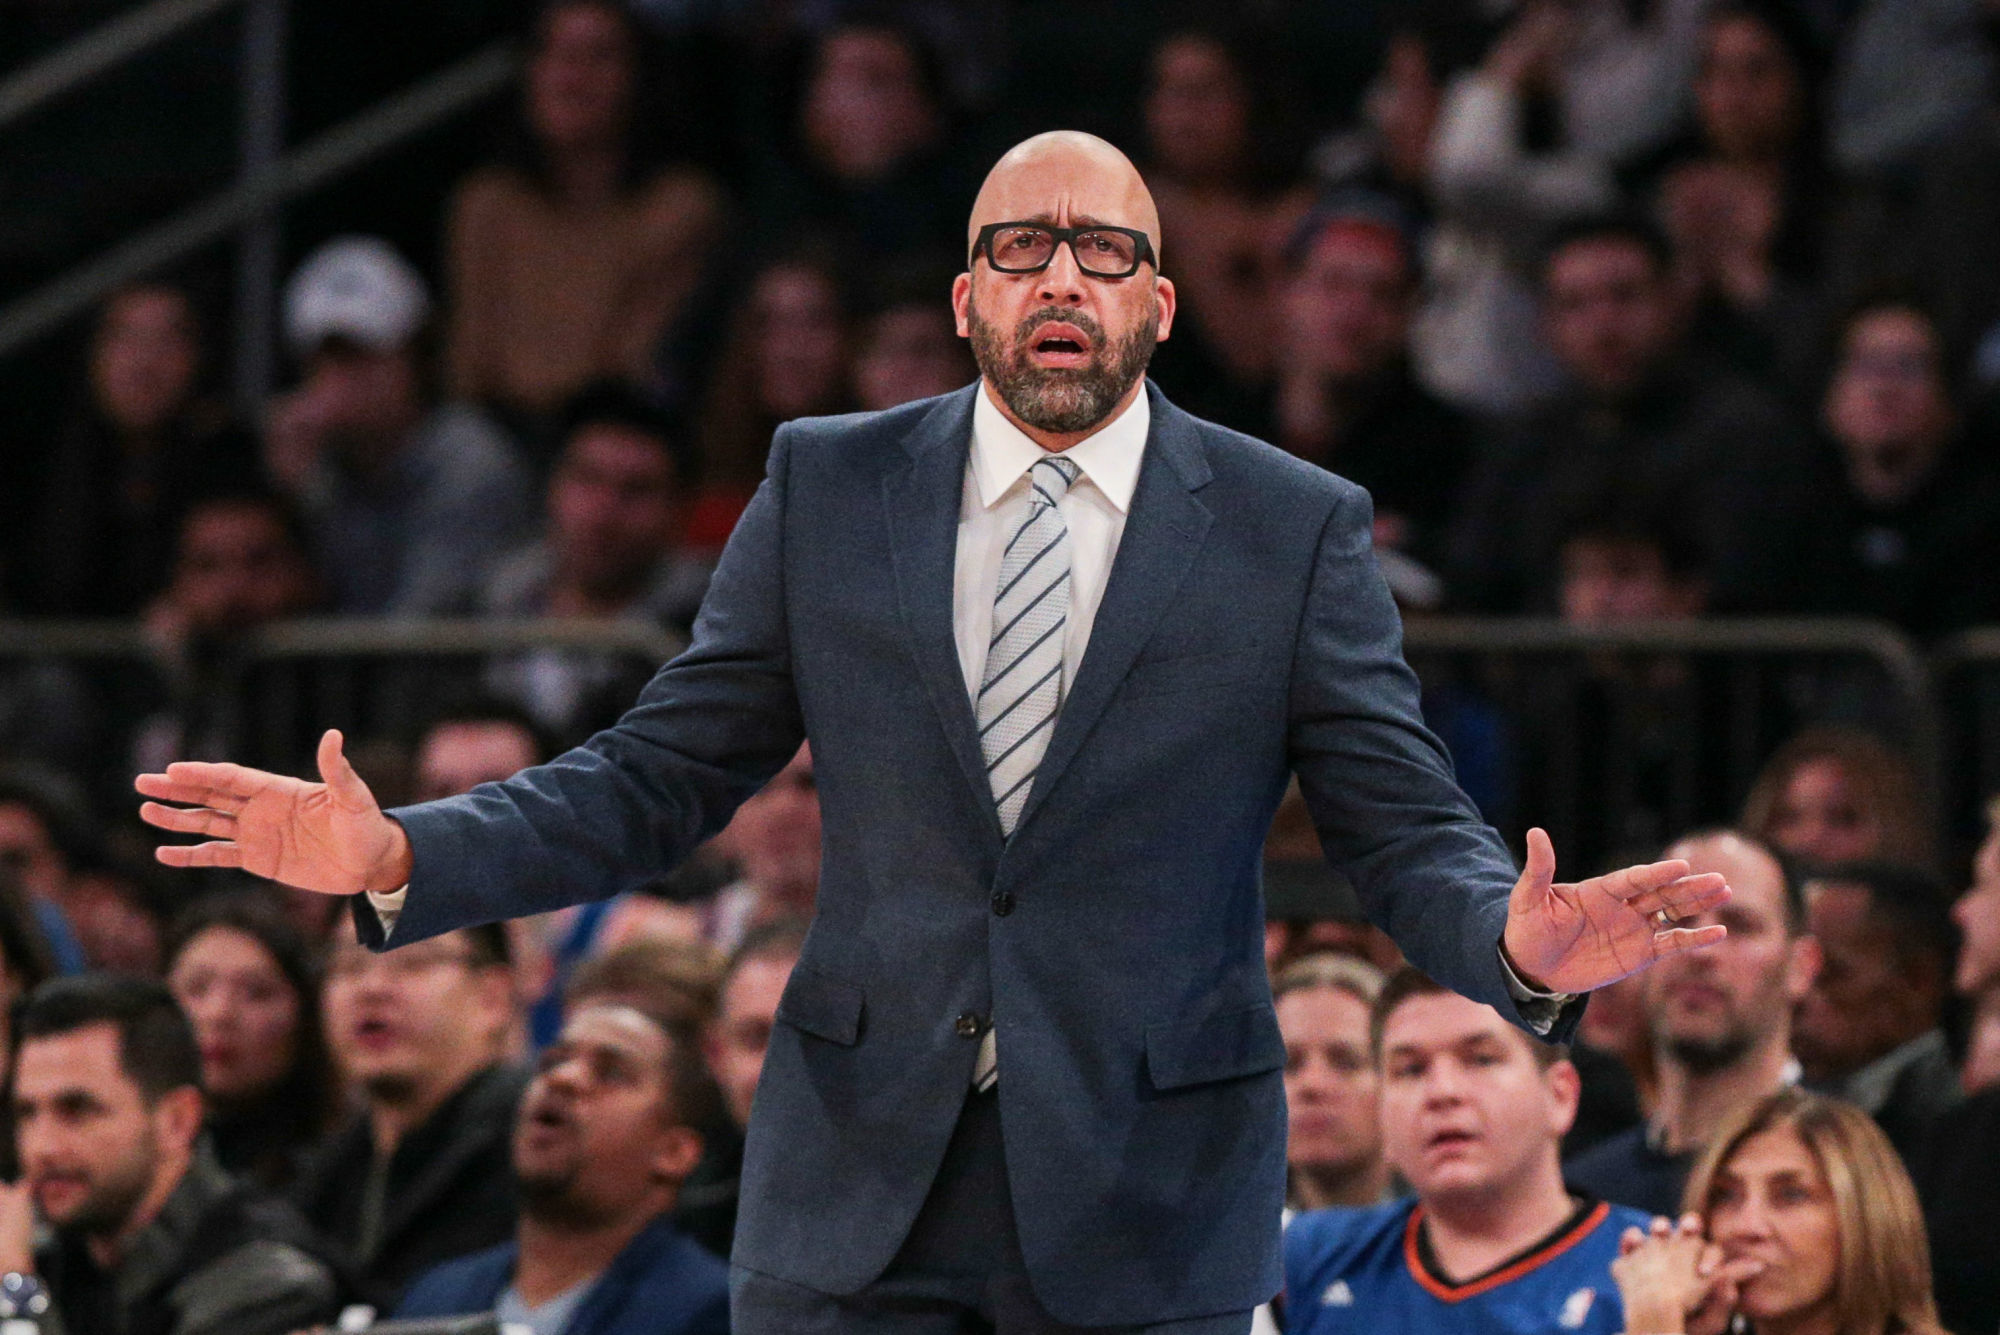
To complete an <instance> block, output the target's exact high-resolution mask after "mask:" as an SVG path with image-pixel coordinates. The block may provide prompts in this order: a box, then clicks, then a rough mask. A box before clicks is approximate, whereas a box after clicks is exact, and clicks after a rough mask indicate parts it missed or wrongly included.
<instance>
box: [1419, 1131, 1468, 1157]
mask: <svg viewBox="0 0 2000 1335" xmlns="http://www.w3.org/2000/svg"><path fill="white" fill-rule="evenodd" d="M1478 1139H1479V1137H1477V1136H1475V1135H1473V1134H1472V1133H1471V1132H1470V1131H1457V1130H1453V1131H1440V1132H1438V1133H1437V1134H1436V1135H1434V1136H1432V1137H1431V1138H1430V1139H1429V1140H1427V1141H1425V1142H1424V1148H1425V1149H1426V1150H1429V1151H1431V1152H1432V1153H1434V1154H1435V1153H1439V1152H1444V1153H1449V1152H1451V1151H1453V1150H1461V1149H1464V1148H1465V1147H1466V1146H1468V1145H1471V1144H1472V1143H1473V1142H1474V1141H1476V1140H1478Z"/></svg>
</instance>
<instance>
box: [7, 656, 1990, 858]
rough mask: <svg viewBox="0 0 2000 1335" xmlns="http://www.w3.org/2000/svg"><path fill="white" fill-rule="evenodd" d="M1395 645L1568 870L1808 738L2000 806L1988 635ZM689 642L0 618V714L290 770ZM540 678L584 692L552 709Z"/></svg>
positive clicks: (1966, 811)
mask: <svg viewBox="0 0 2000 1335" xmlns="http://www.w3.org/2000/svg"><path fill="white" fill-rule="evenodd" d="M1405 646H1406V650H1407V653H1408V656H1409V659H1410V661H1411V663H1412V664H1413V665H1414V666H1415V667H1416V668H1417V670H1418V673H1419V675H1420V677H1421V678H1422V680H1423V683H1424V689H1425V708H1426V711H1427V715H1428V717H1429V719H1430V721H1431V723H1432V726H1433V727H1434V728H1435V729H1436V730H1437V731H1438V732H1439V733H1440V734H1441V735H1443V736H1444V738H1445V740H1446V741H1447V743H1448V744H1449V745H1450V746H1451V747H1452V750H1453V753H1454V756H1455V758H1456V759H1457V761H1458V764H1459V768H1460V775H1461V778H1462V780H1463V781H1464V782H1465V783H1466V786H1467V788H1468V790H1469V791H1471V792H1472V793H1473V794H1474V796H1475V797H1476V798H1478V799H1479V800H1480V801H1481V804H1482V807H1484V808H1485V809H1486V810H1487V813H1488V815H1489V816H1490V817H1491V818H1492V819H1494V821H1495V823H1496V824H1499V825H1500V826H1501V827H1502V828H1503V829H1504V830H1507V831H1508V832H1509V833H1510V834H1516V835H1518V833H1519V832H1520V828H1521V826H1522V825H1524V824H1526V823H1528V822H1529V821H1532V822H1533V823H1536V824H1542V825H1545V826H1547V827H1549V828H1550V830H1551V832H1552V833H1554V834H1555V835H1556V837H1557V841H1558V847H1561V848H1563V849H1564V850H1565V857H1566V865H1568V866H1571V867H1574V868H1576V869H1578V870H1581V869H1582V868H1583V867H1584V866H1586V865H1588V864H1589V863H1591V862H1593V861H1602V860H1606V859H1609V858H1612V857H1615V856H1617V855H1620V854H1623V853H1626V852H1629V851H1632V850H1635V849H1639V848H1642V847H1643V846H1644V845H1646V844H1648V843H1655V842H1657V841H1659V840H1660V839H1662V838H1663V837H1664V836H1665V835H1667V834H1670V833H1673V832H1677V831H1680V830H1685V829H1687V828H1691V827H1693V826H1696V825H1700V824H1706V823H1710V822H1716V821H1727V820H1732V819H1734V817H1735V815H1736V812H1737V810H1738V808H1739V807H1740V804H1741V802H1742V799H1743V797H1744V795H1745V793H1746V792H1747V790H1748V788H1749V786H1750V784H1751V782H1752V780H1753V779H1754V777H1755V776H1756V774H1757V772H1758V770H1759V769H1760V768H1761V767H1762V765H1763V764H1764V762H1765V760H1766V759H1767V758H1768V756H1769V754H1770V752H1771V750H1772V749H1773V748H1774V747H1775V746H1776V745H1777V744H1778V743H1779V742H1781V741H1783V740H1784V739H1785V737H1787V736H1789V735H1790V734H1791V733H1792V732H1793V731H1795V730H1796V729H1798V728H1800V727H1802V726H1805V725H1808V724H1813V723H1826V722H1846V723H1852V724H1856V725H1859V726H1864V727H1867V728H1869V729H1870V730H1872V731H1874V732H1876V733H1878V734H1880V735H1882V736H1884V737H1885V738H1886V739H1888V740H1890V741H1892V742H1894V743H1896V744H1897V745H1899V746H1900V747H1901V748H1902V750H1903V751H1904V753H1905V754H1907V755H1908V756H1909V757H1910V759H1911V761H1912V764H1913V765H1914V767H1915V768H1916V770H1917V772H1918V774H1919V776H1920V778H1921V780H1922V782H1924V783H1925V784H1926V786H1927V787H1928V788H1929V790H1930V791H1931V792H1932V793H1933V794H1935V795H1936V797H1937V799H1938V800H1937V807H1936V809H1937V810H1938V811H1939V812H1940V813H1941V814H1942V815H1943V816H1944V817H1945V818H1946V820H1947V822H1948V824H1947V827H1946V828H1947V830H1948V831H1950V832H1952V833H1954V834H1956V835H1958V836H1960V837H1963V836H1965V835H1968V834H1971V833H1973V832H1974V831H1975V828H1976V827H1975V822H1976V817H1977V814H1978V811H1979V807H1980V803H1981V800H1982V799H1983V798H1984V797H1985V796H1986V795H1987V794H1989V793H1992V792H1994V791H2000V628H1995V629H1991V630H1984V631H1978V632H1974V633H1972V634H1969V635H1965V636H1962V637H1960V638H1958V639H1956V640H1953V641H1951V642H1949V643H1947V644H1945V645H1944V646H1942V647H1940V648H1939V649H1938V650H1936V651H1935V652H1934V653H1933V654H1930V655H1925V654H1923V653H1921V652H1919V650H1918V649H1917V648H1916V646H1915V645H1913V644H1912V643H1911V642H1910V641H1909V640H1907V639H1905V638H1904V637H1903V636H1902V635H1900V634H1899V633H1897V632H1896V631H1895V630H1893V629H1891V628H1889V627H1887V626H1884V625H1881V624H1878V623H1874V622H1860V621H1827V620H1785V621H1749V620H1745V621H1732V620H1720V619H1719V620H1714V621H1703V622H1680V623H1672V624H1657V625H1647V626H1627V627H1613V628H1603V629H1583V628H1578V627H1573V626H1567V625H1563V624H1561V623H1557V622H1552V621H1539V620H1505V619H1471V618H1466V619H1424V618H1415V619H1412V620H1411V621H1410V622H1409V623H1408V626H1407V628H1406V636H1405ZM682 647H683V641H682V640H680V639H679V638H678V637H676V636H674V635H671V634H668V633H667V632H665V631H662V630H659V629H655V628H652V627H649V626H645V625H640V624H630V623H622V622H610V623H607V622H601V621H531V620H524V621H491V620H478V621H396V620H378V619H351V620H350V619H307V620H299V621H290V622H283V623H278V624H275V625H272V626H268V627H265V628H263V629H262V630H259V631H257V632H255V633H253V634H251V635H248V636H246V637H243V638H242V639H240V640H238V641H235V642H233V643H231V644H230V645H228V646H227V648H226V649H224V650H221V651H217V652H212V653H207V654H194V655H190V654H187V653H184V652H180V653H177V652H174V651H172V650H170V649H167V648H165V647H163V646H162V645H161V644H160V643H159V642H158V641H156V640H155V639H154V638H153V637H151V636H149V635H148V634H146V633H145V632H144V631H143V630H141V629H140V628H139V627H138V626H136V625H134V624H133V623H131V622H83V623H80V622H0V705H3V704H4V702H5V699H6V697H7V694H8V690H9V684H10V682H14V681H16V680H17V679H18V673H19V670H20V669H21V668H22V667H23V666H24V665H28V664H40V665H44V666H46V665H50V664H53V665H57V666H60V667H63V668H65V669H66V670H67V671H68V672H69V673H70V675H71V676H72V677H74V678H77V679H79V680H82V681H84V682H85V683H87V684H88V685H89V686H91V687H92V688H93V689H96V690H98V691H99V692H100V693H102V692H110V693H111V694H114V695H116V694H118V693H119V692H123V693H124V697H125V698H140V699H150V700H155V701H157V702H158V703H159V704H160V705H161V707H163V708H168V709H175V708H178V709H180V710H182V712H183V713H184V714H186V715H190V716H198V722H199V726H202V727H205V728H207V729H208V732H207V733H206V734H205V735H207V736H208V737H210V738H211V740H212V742H213V746H214V747H218V748H223V753H226V754H229V755H231V756H233V757H235V758H240V759H243V760H245V761H248V762H250V763H253V764H262V765H267V766H277V767H280V768H287V769H290V770H293V771H294V772H296V771H299V770H300V769H301V768H302V767H304V766H307V765H309V763H310V759H311V748H312V744H313V741H314V740H315V739H316V738H317V736H318V734H319V732H320V730H321V729H322V728H325V727H341V728H344V729H346V730H347V731H348V732H349V733H350V734H351V735H355V736H370V735H390V736H406V735H408V733H409V731H410V730H411V729H412V728H413V727H414V725H415V724H417V723H418V722H420V721H421V720H422V719H423V718H424V717H425V716H426V715H428V714H429V713H430V712H431V711H432V710H434V709H435V708H436V706H437V704H438V702H439V701H440V700H441V699H442V698H444V697H445V696H447V695H449V694H452V693H455V692H459V691H485V692H488V693H498V694H503V695H511V696H513V697H514V698H517V699H521V700H524V701H526V702H527V703H528V704H529V705H530V706H531V709H530V712H537V711H538V710H540V711H541V712H543V713H560V712H562V711H561V708H559V707H560V706H565V705H566V706H568V707H575V708H578V709H580V711H581V712H580V714H579V716H578V718H577V719H576V720H575V722H576V723H577V724H578V726H582V727H587V726H590V725H594V724H596V723H598V722H602V721H604V720H605V719H606V718H607V717H608V716H609V715H612V714H615V713H616V712H617V711H618V709H619V708H620V707H622V706H623V705H624V704H627V703H629V702H630V700H631V699H632V697H633V695H634V694H635V693H636V691H637V689H638V687H639V686H640V685H641V684H643V682H644V680H645V679H646V677H647V676H649V675H650V674H651V672H652V671H653V670H654V669H655V668H657V667H658V665H659V664H661V663H664V662H665V661H667V660H668V659H669V658H671V657H672V656H673V655H674V654H675V653H677V652H679V650H680V649H681V648H682ZM551 682H555V683H556V684H557V685H558V686H563V685H564V684H565V683H566V684H567V686H568V687H575V686H576V685H577V683H579V682H581V683H582V684H583V686H584V687H588V688H591V689H593V690H595V691H596V694H595V695H594V696H590V695H588V694H587V692H586V693H585V694H577V693H576V692H575V691H572V693H571V695H570V696H568V697H564V696H562V695H561V692H560V691H557V692H556V694H555V696H553V697H551V696H550V694H549V689H548V688H549V685H550V683H551ZM538 691H539V692H540V694H539V695H538V694H537V692H538ZM552 700H553V703H551V701H552ZM4 718H5V710H4V708H0V723H3V722H4ZM4 731H5V729H4V727H0V734H4ZM0 744H4V739H0Z"/></svg>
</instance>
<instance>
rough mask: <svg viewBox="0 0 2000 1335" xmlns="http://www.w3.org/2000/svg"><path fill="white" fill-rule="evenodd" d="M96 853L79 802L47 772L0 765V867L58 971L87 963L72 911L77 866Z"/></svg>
mask: <svg viewBox="0 0 2000 1335" xmlns="http://www.w3.org/2000/svg"><path fill="white" fill-rule="evenodd" d="M95 856H96V853H95V850H94V849H92V848H91V846H90V826H89V818H88V816H87V815H86V814H85V812H84V810H83V804H82V802H81V800H80V799H79V798H78V797H77V796H76V795H75V794H73V793H71V792H70V791H68V789H67V787H66V785H64V783H63V782H62V781H61V780H60V779H58V778H56V777H55V776H52V775H47V774H43V773H42V772H40V771H37V770H30V769H25V768H21V769H11V770H10V769H0V867H4V868H6V869H7V870H8V871H9V872H11V873H12V874H13V876H14V878H15V879H16V880H17V881H18V882H19V883H20V887H21V889H22V891H24V892H25V893H26V894H27V896H28V902H29V904H30V906H31V907H32V908H33V910H34V915H35V925H36V926H37V927H38V928H40V930H41V933H42V938H43V939H44V940H45V941H46V942H47V943H48V946H49V953H50V957H51V958H52V959H53V961H54V963H55V967H56V972H58V973H81V972H82V971H83V970H84V968H86V967H87V960H86V954H85V946H84V944H83V942H82V941H81V940H80V939H79V937H78V931H77V925H76V924H75V923H74V921H73V920H72V918H71V916H70V915H71V914H72V912H75V911H77V910H80V909H81V908H82V907H84V906H83V904H82V903H81V900H82V895H81V894H80V893H79V891H78V889H77V873H78V870H79V868H81V867H83V866H86V865H88V864H89V863H90V862H91V861H92V860H93V859H94V858H95Z"/></svg>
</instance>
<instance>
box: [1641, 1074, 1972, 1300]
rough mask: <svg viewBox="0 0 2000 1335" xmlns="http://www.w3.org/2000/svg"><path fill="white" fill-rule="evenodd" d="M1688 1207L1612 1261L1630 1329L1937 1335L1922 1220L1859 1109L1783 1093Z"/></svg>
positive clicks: (1702, 1171)
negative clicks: (1684, 1211) (1671, 1220)
mask: <svg viewBox="0 0 2000 1335" xmlns="http://www.w3.org/2000/svg"><path fill="white" fill-rule="evenodd" d="M1684 1200H1685V1205H1686V1208H1687V1211H1688V1213H1687V1214H1685V1215H1683V1216H1682V1217H1681V1220H1680V1222H1679V1223H1678V1224H1670V1223H1669V1222H1668V1221H1666V1220H1664V1219H1659V1220H1655V1221H1654V1223H1653V1228H1652V1231H1651V1233H1650V1234H1647V1235H1642V1234H1641V1233H1640V1232H1639V1230H1637V1229H1632V1230H1629V1231H1628V1232H1627V1233H1626V1236H1625V1238H1624V1240H1623V1244H1622V1254H1621V1255H1620V1257H1619V1258H1618V1260H1617V1261H1615V1262H1613V1263H1612V1267H1611V1274H1612V1277H1613V1278H1614V1279H1615V1280H1616V1281H1617V1282H1618V1290H1619V1294H1620V1296H1621V1297H1622V1298H1623V1299H1624V1304H1625V1321H1626V1329H1627V1330H1629V1331H1631V1332H1634V1335H1640V1333H1642V1332H1643V1335H1677V1333H1678V1332H1686V1333H1687V1335H1718V1333H1719V1332H1721V1331H1724V1330H1737V1331H1744V1330H1747V1331H1754V1332H1755V1335H1943V1327H1942V1326H1940V1325H1939V1324H1938V1318H1937V1305H1936V1303H1935V1302H1934V1301H1933V1299H1932V1296H1931V1267H1930V1251H1929V1248H1928V1246H1927V1245H1926V1243H1925V1238H1924V1222H1923V1213H1922V1211H1921V1209H1920V1208H1919V1207H1918V1204H1917V1193H1916V1189H1915V1188H1914V1187H1912V1186H1911V1185H1910V1179H1909V1175H1908V1174H1906V1173H1905V1172H1904V1171H1903V1164H1902V1160H1901V1159H1899V1158H1898V1157H1897V1155H1896V1151H1895V1150H1894V1149H1892V1148H1891V1147H1890V1145H1889V1140H1888V1138H1887V1137H1886V1136H1884V1135H1883V1134H1882V1132H1881V1129H1880V1128H1878V1127H1877V1126H1876V1125H1875V1123H1874V1121H1873V1120H1872V1119H1871V1118H1870V1117H1869V1116H1868V1115H1867V1114H1866V1113H1864V1112H1862V1111H1861V1110H1860V1109H1858V1108H1856V1107H1854V1106H1852V1105H1851V1104H1847V1103H1842V1102H1840V1101H1839V1100H1836V1099H1830V1098H1826V1097H1823V1096H1821V1095H1818V1094H1809V1093H1806V1092H1804V1091H1802V1090H1798V1089H1783V1090H1780V1091H1778V1092H1777V1093H1775V1094H1772V1095H1770V1096H1768V1097H1766V1098H1764V1099H1762V1100H1761V1101H1759V1102H1758V1103H1757V1104H1755V1105H1754V1106H1753V1107H1751V1108H1750V1109H1749V1110H1748V1111H1747V1112H1746V1113H1744V1114H1743V1115H1742V1116H1741V1117H1740V1118H1739V1119H1738V1120H1737V1121H1736V1122H1735V1124H1734V1125H1733V1126H1732V1127H1731V1128H1730V1129H1729V1130H1728V1131H1727V1132H1726V1133H1725V1134H1724V1135H1723V1136H1721V1137H1720V1138H1719V1139H1718V1140H1717V1141H1716V1143H1715V1144H1714V1145H1712V1146H1711V1147H1710V1148H1709V1150H1708V1153H1707V1154H1705V1155H1704V1156H1703V1157H1702V1160H1701V1162H1700V1163H1699V1164H1698V1165H1697V1166H1696V1168H1695V1171H1694V1173H1693V1175H1692V1176H1691V1177H1690V1178H1689V1180H1688V1187H1687V1195H1686V1197H1685V1198H1684Z"/></svg>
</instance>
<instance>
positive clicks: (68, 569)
mask: <svg viewBox="0 0 2000 1335" xmlns="http://www.w3.org/2000/svg"><path fill="white" fill-rule="evenodd" d="M204 351H205V350H204V348H203V347H202V330H201V324H200V320H199V318H198V317H197V315H196V312H195V306H194V301H193V299H192V298H191V297H190V296H189V295H188V293H187V292H186V291H185V290H184V289H182V288H180V287H177V286H174V285H173V284H170V283H163V282H157V281H143V282H138V283H133V284H131V285H129V286H126V287H123V288H120V289H119V290H118V291H116V292H114V293H113V294H112V295H111V296H110V297H109V298H108V299H107V300H106V301H105V303H104V306H103V308H102V310H101V311H100V313H99V315H98V319H97V325H96V328H95V329H94V331H93V333H92V337H91V344H90V352H89V377H88V379H89V389H88V393H87V395H86V400H85V403H84V405H83V407H82V409H81V410H80V411H79V412H78V413H77V414H76V416H75V418H74V419H73V421H72V422H71V424H70V426H69V428H68V430H67V431H66V432H65V433H64V434H63V435H62V436H61V437H60V438H59V439H58V440H57V441H56V443H55V449H54V451H53V454H52V456H51V458H50V460H49V464H48V468H49V480H48V483H47V486H46V489H45V491H44V494H43V496H42V500H41V506H40V511H39V516H38V518H37V520H36V522H35V524H34V527H33V541H32V544H31V545H30V547H29V548H28V550H27V552H26V553H25V555H26V557H27V558H28V572H27V573H28V578H27V580H26V581H25V587H24V593H25V594H26V595H27V597H28V602H29V607H30V608H31V610H34V611H39V612H45V613H50V614H53V615H56V616H93V617H94V616H129V615H131V614H133V613H135V612H137V611H138V610H139V609H140V608H141V607H143V606H144V605H145V604H146V602H147V601H148V600H149V599H150V598H152V597H153V595H154V594H155V593H157V592H158V590H159V588H160V585H161V582H162V580H163V578H164V576H165V574H166V572H167V570H168V567H169V566H170V564H171V559H172V555H173V547H174V537H175V532H176V528H177V526H178V524H179V521H180V514H181V511H182V510H183V509H184V508H185V507H186V506H187V505H188V504H189V503H190V502H192V501H194V500H196V499H197V498H199V497H201V496H203V495H205V494H207V492H209V491H210V490H212V489H214V488H215V487H217V486H221V485H236V486H240V485H242V484H243V483H244V481H245V480H246V479H254V478H255V477H256V475H257V460H256V449H255V446H254V444H253V442H252V441H251V440H250V438H249V437H248V436H247V435H246V434H245V433H243V432H242V431H240V430H238V429H235V428H234V427H232V426H231V424H230V422H229V420H228V418H227V416H226V415H225V414H224V412H223V411H222V410H221V409H220V408H219V407H218V406H217V405H216V404H215V403H214V402H212V401H211V400H209V399H208V398H206V397H205V396H204V395H203V393H202V381H203V370H204V367H203V362H204V355H203V354H204Z"/></svg>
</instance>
